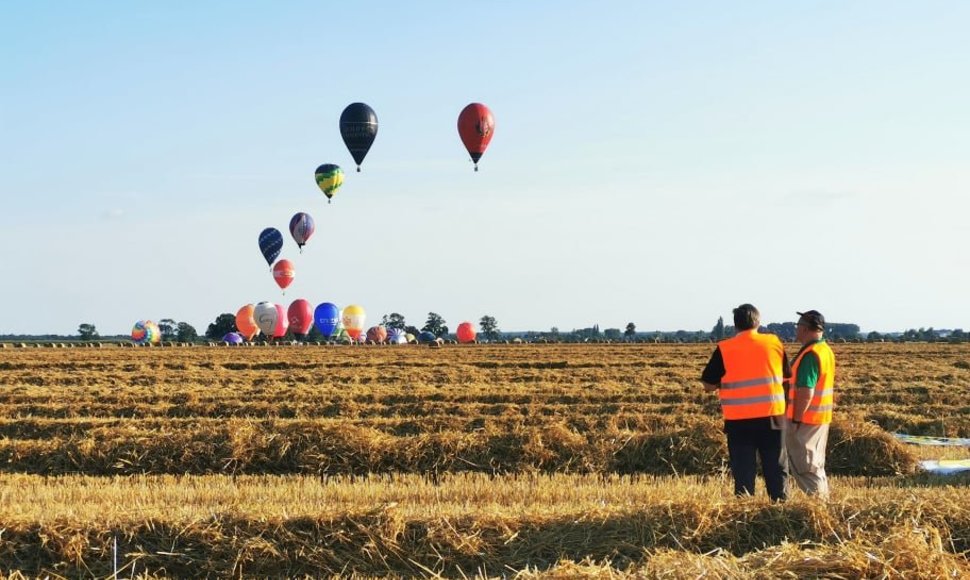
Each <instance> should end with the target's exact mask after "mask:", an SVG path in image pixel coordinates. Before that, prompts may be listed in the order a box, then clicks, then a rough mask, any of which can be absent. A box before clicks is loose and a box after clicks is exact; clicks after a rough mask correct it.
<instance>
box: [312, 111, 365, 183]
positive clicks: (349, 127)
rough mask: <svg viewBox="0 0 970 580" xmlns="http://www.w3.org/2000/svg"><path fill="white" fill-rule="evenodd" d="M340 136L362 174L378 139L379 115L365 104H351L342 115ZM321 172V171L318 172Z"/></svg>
mask: <svg viewBox="0 0 970 580" xmlns="http://www.w3.org/2000/svg"><path fill="white" fill-rule="evenodd" d="M340 136H341V137H343V139H344V145H346V146H347V149H348V150H349V151H350V154H351V155H352V156H353V158H354V162H355V163H356V164H357V171H358V172H360V164H361V163H363V162H364V157H365V156H366V155H367V152H368V151H370V146H371V145H373V143H374V138H375V137H377V114H376V113H375V112H374V109H372V108H370V107H368V106H367V105H365V104H364V103H351V104H349V105H347V108H346V109H344V112H343V113H341V114H340ZM318 171H319V170H318Z"/></svg>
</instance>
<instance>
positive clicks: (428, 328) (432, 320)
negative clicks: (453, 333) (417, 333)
mask: <svg viewBox="0 0 970 580" xmlns="http://www.w3.org/2000/svg"><path fill="white" fill-rule="evenodd" d="M421 330H423V331H424V332H430V333H431V334H433V335H435V336H443V335H445V334H448V326H446V325H445V319H444V318H442V317H441V315H440V314H438V313H436V312H429V313H428V321H427V322H425V323H424V326H423V327H422V328H421Z"/></svg>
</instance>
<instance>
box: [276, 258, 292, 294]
mask: <svg viewBox="0 0 970 580" xmlns="http://www.w3.org/2000/svg"><path fill="white" fill-rule="evenodd" d="M294 276H296V270H295V269H294V268H293V262H291V261H289V260H280V261H279V262H276V265H274V266H273V279H274V280H276V284H277V285H278V286H279V287H280V288H286V287H287V286H289V285H290V284H292V283H293V277H294Z"/></svg>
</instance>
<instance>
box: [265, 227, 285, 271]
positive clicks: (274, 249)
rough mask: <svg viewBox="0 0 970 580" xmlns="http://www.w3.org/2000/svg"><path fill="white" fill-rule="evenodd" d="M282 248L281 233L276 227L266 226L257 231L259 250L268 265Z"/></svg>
mask: <svg viewBox="0 0 970 580" xmlns="http://www.w3.org/2000/svg"><path fill="white" fill-rule="evenodd" d="M282 250H283V234H281V233H280V231H279V230H278V229H276V228H266V229H265V230H263V231H261V232H260V233H259V251H260V252H262V253H263V257H264V258H266V263H267V264H269V265H270V266H272V265H273V262H275V261H276V258H278V257H279V255H280V252H281V251H282Z"/></svg>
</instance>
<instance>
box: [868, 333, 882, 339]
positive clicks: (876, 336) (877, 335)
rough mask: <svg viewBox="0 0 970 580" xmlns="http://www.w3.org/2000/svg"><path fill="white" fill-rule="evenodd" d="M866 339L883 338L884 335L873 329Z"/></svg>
mask: <svg viewBox="0 0 970 580" xmlns="http://www.w3.org/2000/svg"><path fill="white" fill-rule="evenodd" d="M866 340H882V335H881V334H879V333H878V332H876V331H872V332H870V333H869V334H867V335H866Z"/></svg>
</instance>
